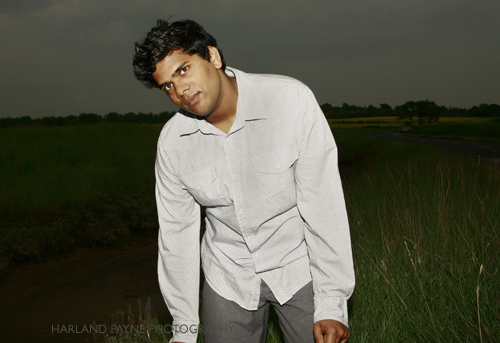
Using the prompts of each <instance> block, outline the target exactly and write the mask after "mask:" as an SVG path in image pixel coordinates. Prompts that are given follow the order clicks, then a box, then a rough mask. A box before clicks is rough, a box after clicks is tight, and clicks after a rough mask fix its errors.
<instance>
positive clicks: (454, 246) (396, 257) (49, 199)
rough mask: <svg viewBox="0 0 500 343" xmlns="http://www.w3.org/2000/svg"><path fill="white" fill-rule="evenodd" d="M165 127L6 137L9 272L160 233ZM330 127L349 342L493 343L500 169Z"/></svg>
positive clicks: (2, 200)
mask: <svg viewBox="0 0 500 343" xmlns="http://www.w3.org/2000/svg"><path fill="white" fill-rule="evenodd" d="M160 129H161V127H160V126H154V125H153V126H148V125H96V126H75V127H67V128H62V129H60V128H31V129H4V130H2V134H1V135H0V144H1V146H2V147H3V148H2V150H1V152H0V167H1V168H0V224H1V225H0V248H1V250H0V269H2V268H3V270H4V271H6V270H7V269H8V264H9V263H13V262H14V263H15V262H16V261H21V260H25V259H32V258H38V257H43V256H44V254H48V253H53V252H57V251H60V250H65V249H71V248H72V247H74V246H78V245H97V244H101V245H102V244H116V243H117V242H119V241H120V240H123V239H127V237H130V235H132V234H134V233H148V232H149V233H151V232H155V230H157V223H156V210H155V205H154V195H153V188H154V176H153V169H152V168H153V163H154V155H155V145H156V139H157V136H158V133H159V131H160ZM383 129H384V128H380V130H383ZM332 131H333V133H334V135H335V138H336V141H337V143H338V145H339V154H340V160H339V163H340V169H341V174H342V177H343V182H344V190H345V196H346V204H347V209H348V213H349V218H350V225H351V233H352V244H353V254H354V261H355V270H356V275H357V286H356V290H355V293H354V295H353V297H352V298H351V300H350V301H349V308H350V325H351V330H352V338H351V340H350V342H353V343H356V342H363V343H364V342H370V343H371V342H497V341H498V337H500V282H499V280H500V278H499V268H500V257H499V256H500V255H499V254H498V251H500V237H499V234H498V231H499V230H498V229H499V219H500V192H498V190H499V189H500V169H499V166H498V165H494V164H491V163H488V162H484V161H479V160H475V159H463V158H461V157H459V156H454V155H449V154H448V155H441V154H440V153H439V152H438V151H437V150H435V149H433V148H432V147H428V146H418V145H405V146H398V145H395V144H394V143H393V142H392V141H389V140H384V139H377V138H375V137H372V136H369V135H368V133H369V132H371V131H373V129H367V128H344V127H341V128H340V127H335V125H333V129H332ZM148 316H149V317H148V318H147V320H148V321H150V322H154V316H153V315H152V314H148ZM127 320H128V319H127ZM130 320H134V321H138V322H141V321H144V320H146V319H144V318H132V319H130ZM99 339H104V340H105V341H108V342H112V341H113V342H142V341H144V342H146V341H147V342H149V341H153V342H166V339H167V338H166V337H163V336H161V337H160V336H158V337H155V338H153V337H148V336H146V335H142V336H139V337H130V340H129V338H126V337H114V338H113V337H108V338H102V337H101V338H99ZM273 341H275V342H278V341H280V340H279V335H278V334H277V331H272V332H270V336H269V342H273Z"/></svg>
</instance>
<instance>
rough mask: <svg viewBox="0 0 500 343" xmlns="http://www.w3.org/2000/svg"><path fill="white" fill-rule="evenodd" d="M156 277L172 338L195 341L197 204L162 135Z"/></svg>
mask: <svg viewBox="0 0 500 343" xmlns="http://www.w3.org/2000/svg"><path fill="white" fill-rule="evenodd" d="M155 169H156V204H157V209H158V221H159V225H160V232H159V237H158V249H159V251H158V280H159V285H160V289H161V292H162V294H163V297H164V299H165V302H166V304H167V306H168V309H169V311H170V314H171V315H172V318H173V319H174V321H173V323H172V331H173V334H174V335H173V338H172V341H178V342H186V343H195V342H196V339H197V336H198V334H197V332H198V323H199V315H198V306H199V284H200V280H199V277H200V238H199V235H200V207H199V205H198V204H196V202H195V201H194V199H193V197H192V196H191V195H190V194H189V193H188V192H187V191H186V190H185V189H183V187H182V185H181V183H180V182H179V180H178V179H177V177H176V175H175V173H174V170H173V167H172V164H171V162H170V160H169V159H168V156H167V154H166V153H165V151H164V150H163V149H162V146H161V138H160V140H159V143H158V152H157V156H156V168H155Z"/></svg>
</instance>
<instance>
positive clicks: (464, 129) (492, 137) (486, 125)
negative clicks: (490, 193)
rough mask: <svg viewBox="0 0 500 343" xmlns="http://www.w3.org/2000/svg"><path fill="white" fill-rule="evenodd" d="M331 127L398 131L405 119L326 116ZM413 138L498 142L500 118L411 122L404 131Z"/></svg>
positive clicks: (448, 118) (456, 118) (452, 118)
mask: <svg viewBox="0 0 500 343" xmlns="http://www.w3.org/2000/svg"><path fill="white" fill-rule="evenodd" d="M328 122H329V123H330V126H331V127H332V128H333V129H339V128H362V127H364V128H372V129H376V128H385V129H386V131H398V130H399V129H400V128H401V127H403V125H404V122H405V120H398V119H397V117H366V118H352V119H329V120H328ZM405 135H407V136H413V137H433V138H448V139H465V140H472V141H483V142H500V118H482V117H441V118H439V122H438V123H433V124H431V125H428V124H423V125H421V126H419V125H417V124H415V125H413V126H412V130H411V131H410V132H408V133H405Z"/></svg>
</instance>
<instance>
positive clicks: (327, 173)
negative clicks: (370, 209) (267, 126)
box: [295, 89, 355, 325]
mask: <svg viewBox="0 0 500 343" xmlns="http://www.w3.org/2000/svg"><path fill="white" fill-rule="evenodd" d="M307 91H308V92H307V94H306V96H305V97H301V101H303V106H304V111H303V112H302V113H301V115H302V117H301V118H299V120H298V123H297V124H298V131H299V132H298V142H297V143H298V150H299V158H298V160H297V162H296V165H295V178H296V187H297V206H298V209H299V212H300V215H301V216H302V218H303V220H304V223H305V232H304V235H305V240H306V244H307V249H308V254H309V258H310V270H311V276H312V280H313V289H314V322H317V321H320V320H324V319H334V320H337V321H339V322H341V323H343V324H344V325H348V314H347V299H349V297H350V296H351V295H352V292H353V290H354V284H355V281H354V268H353V261H352V252H351V239H350V233H349V223H348V219H347V212H346V208H345V201H344V193H343V190H342V184H341V180H340V175H339V171H338V161H337V146H336V144H335V140H334V138H333V135H332V133H331V130H330V127H329V125H328V122H327V120H326V118H325V116H324V115H323V112H322V111H321V108H320V107H319V106H318V103H317V102H316V99H315V98H314V95H313V93H312V92H311V91H310V90H309V89H307Z"/></svg>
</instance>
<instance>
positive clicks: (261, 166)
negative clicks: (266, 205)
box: [253, 150, 298, 200]
mask: <svg viewBox="0 0 500 343" xmlns="http://www.w3.org/2000/svg"><path fill="white" fill-rule="evenodd" d="M297 159H298V155H297V153H296V152H295V151H294V150H283V151H277V152H272V153H267V154H263V155H258V156H255V157H254V158H253V162H254V167H255V169H256V170H257V181H258V182H257V183H258V185H259V189H260V192H261V194H263V195H265V197H266V198H268V199H274V200H276V199H281V200H282V199H290V200H293V199H295V197H296V196H295V171H294V165H295V162H296V161H297Z"/></svg>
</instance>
